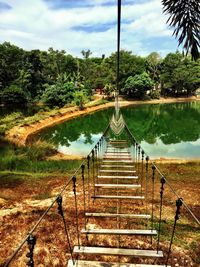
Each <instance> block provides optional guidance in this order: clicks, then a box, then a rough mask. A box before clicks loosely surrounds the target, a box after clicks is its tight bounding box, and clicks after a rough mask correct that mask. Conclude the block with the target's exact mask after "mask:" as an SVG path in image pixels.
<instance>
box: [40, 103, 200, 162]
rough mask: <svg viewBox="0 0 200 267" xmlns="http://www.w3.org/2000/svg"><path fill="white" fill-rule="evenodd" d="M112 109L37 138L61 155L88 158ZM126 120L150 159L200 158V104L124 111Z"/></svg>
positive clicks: (160, 105)
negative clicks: (52, 146)
mask: <svg viewBox="0 0 200 267" xmlns="http://www.w3.org/2000/svg"><path fill="white" fill-rule="evenodd" d="M113 110H114V109H113V108H110V109H106V110H103V111H98V112H96V113H93V114H89V115H87V116H84V117H79V118H77V119H74V120H71V121H67V122H65V123H62V124H60V125H57V126H55V127H52V128H50V129H47V130H44V131H42V132H40V134H38V135H37V138H40V139H42V140H47V141H50V142H52V143H53V144H54V145H55V146H56V147H57V149H58V151H59V152H62V153H64V154H71V155H83V156H86V155H87V154H88V153H89V152H90V150H91V149H92V148H93V146H94V144H95V143H96V142H97V141H98V139H99V138H100V137H101V135H102V133H103V131H104V129H105V128H106V126H107V125H108V123H109V120H110V118H111V116H112V113H113ZM121 112H122V114H123V116H124V119H125V121H126V123H127V125H128V127H129V129H130V130H131V132H132V133H133V135H134V136H135V138H136V139H137V140H138V141H139V143H141V146H142V148H143V149H144V150H145V152H146V153H147V154H149V156H150V157H151V158H180V159H197V158H200V101H199V102H198V101H194V102H186V103H173V104H172V103H170V104H150V105H149V104H144V105H137V106H131V107H126V108H121Z"/></svg>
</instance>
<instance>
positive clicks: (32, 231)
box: [4, 123, 110, 267]
mask: <svg viewBox="0 0 200 267" xmlns="http://www.w3.org/2000/svg"><path fill="white" fill-rule="evenodd" d="M109 128H110V123H109V124H108V125H107V127H106V129H105V130H104V132H103V134H102V136H101V137H100V138H99V140H98V141H97V143H96V145H97V144H98V143H99V142H100V140H101V139H102V138H103V137H105V135H106V133H107V132H108V130H109ZM96 145H95V146H94V147H93V149H92V150H91V151H90V152H89V154H88V155H87V157H88V156H90V155H91V154H92V151H93V150H94V148H95V147H96ZM87 157H86V158H85V159H84V160H83V161H82V162H81V164H80V166H79V167H78V168H77V169H76V171H75V172H74V174H73V175H72V176H71V177H70V178H69V179H68V180H67V181H66V183H65V185H64V186H63V188H62V190H61V191H60V192H59V193H58V194H57V195H56V197H55V198H54V200H53V201H52V203H51V204H50V205H49V207H48V208H47V209H46V210H45V211H44V213H43V214H42V215H41V216H40V218H39V219H38V221H37V222H36V223H35V225H34V226H33V227H32V228H31V230H30V231H29V232H28V234H27V236H26V237H25V238H24V239H23V240H22V241H21V243H20V244H19V245H18V247H17V248H16V249H15V250H14V252H13V253H12V255H11V256H10V257H9V259H8V260H7V261H6V263H5V265H4V267H8V266H9V264H10V263H11V261H12V260H13V259H14V257H15V256H16V255H17V253H18V252H19V250H20V249H21V248H22V247H23V245H24V244H25V243H26V241H27V240H28V238H29V236H30V235H31V234H33V233H34V232H35V230H36V229H37V227H38V226H39V225H40V223H41V222H42V221H43V219H44V217H45V216H46V215H47V214H48V212H49V211H50V209H51V208H52V207H53V206H54V204H55V203H56V201H57V198H58V196H62V195H63V193H64V192H65V190H66V189H67V187H68V185H69V184H70V182H71V181H72V179H73V177H74V176H76V174H77V173H78V172H79V171H80V170H81V168H82V165H83V164H85V163H86V161H87Z"/></svg>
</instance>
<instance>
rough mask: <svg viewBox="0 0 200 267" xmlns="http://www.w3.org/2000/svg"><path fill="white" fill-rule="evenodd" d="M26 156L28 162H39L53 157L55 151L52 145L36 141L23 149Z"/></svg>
mask: <svg viewBox="0 0 200 267" xmlns="http://www.w3.org/2000/svg"><path fill="white" fill-rule="evenodd" d="M25 150H26V155H27V157H28V158H29V159H30V160H41V159H44V158H45V157H48V156H51V155H54V154H55V153H56V152H57V151H56V149H55V148H54V146H53V144H51V143H47V142H45V141H37V142H36V143H34V144H32V145H29V146H28V147H26V148H25Z"/></svg>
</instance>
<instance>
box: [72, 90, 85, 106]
mask: <svg viewBox="0 0 200 267" xmlns="http://www.w3.org/2000/svg"><path fill="white" fill-rule="evenodd" d="M73 96H74V103H75V104H76V105H77V106H78V107H79V108H80V110H83V109H84V104H85V103H87V102H88V97H87V94H86V92H85V91H84V90H81V91H76V92H75V93H74V95H73Z"/></svg>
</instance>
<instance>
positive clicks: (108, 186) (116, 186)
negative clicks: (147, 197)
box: [95, 184, 141, 189]
mask: <svg viewBox="0 0 200 267" xmlns="http://www.w3.org/2000/svg"><path fill="white" fill-rule="evenodd" d="M95 187H104V188H127V189H135V188H141V185H140V184H95Z"/></svg>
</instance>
